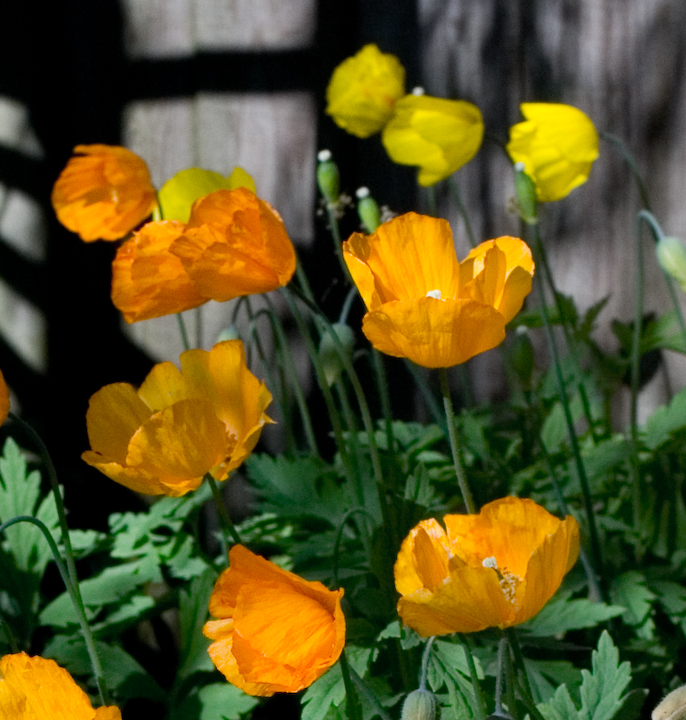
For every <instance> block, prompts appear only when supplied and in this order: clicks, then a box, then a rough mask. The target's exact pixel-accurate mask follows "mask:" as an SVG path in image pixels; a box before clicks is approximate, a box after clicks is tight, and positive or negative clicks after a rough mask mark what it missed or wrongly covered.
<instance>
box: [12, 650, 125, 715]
mask: <svg viewBox="0 0 686 720" xmlns="http://www.w3.org/2000/svg"><path fill="white" fill-rule="evenodd" d="M0 717H2V718H4V719H5V720H121V712H119V708H117V707H114V706H108V707H100V708H98V709H97V710H95V709H94V708H93V706H92V705H91V701H90V700H89V699H88V695H86V693H85V692H83V690H81V688H80V687H79V686H78V685H77V684H76V683H75V682H74V680H73V678H72V676H71V675H70V674H69V673H68V672H67V671H66V670H65V669H64V668H61V667H60V666H59V665H58V664H57V663H56V662H55V661H54V660H47V659H45V658H42V657H38V656H37V657H29V656H28V655H27V654H26V653H23V652H21V653H16V654H14V655H5V656H4V657H3V658H2V660H0Z"/></svg>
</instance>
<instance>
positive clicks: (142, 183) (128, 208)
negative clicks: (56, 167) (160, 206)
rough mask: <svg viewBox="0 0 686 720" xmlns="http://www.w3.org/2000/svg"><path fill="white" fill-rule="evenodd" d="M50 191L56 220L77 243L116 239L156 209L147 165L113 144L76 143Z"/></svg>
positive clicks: (155, 197)
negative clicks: (75, 235)
mask: <svg viewBox="0 0 686 720" xmlns="http://www.w3.org/2000/svg"><path fill="white" fill-rule="evenodd" d="M74 152H75V153H76V156H75V157H72V158H71V159H70V160H69V162H68V163H67V165H66V167H65V168H64V170H63V171H62V173H61V174H60V176H59V177H58V179H57V182H56V183H55V186H54V188H53V191H52V205H53V208H54V209H55V213H56V214H57V218H58V219H59V221H60V222H61V223H62V224H63V225H64V226H65V227H66V228H68V229H69V230H71V231H72V232H75V233H78V235H79V236H80V237H81V239H82V240H84V241H86V242H90V241H92V240H98V239H102V240H118V239H119V238H122V237H124V235H126V234H127V233H128V232H130V231H131V230H133V229H134V228H135V227H136V226H137V225H138V224H139V223H141V222H142V221H143V220H145V218H146V217H148V215H150V213H151V212H152V210H153V208H154V207H155V206H156V205H157V196H156V193H155V188H154V187H153V186H152V184H151V182H150V173H149V172H148V168H147V165H146V164H145V162H144V161H143V160H142V159H141V158H139V157H138V156H137V155H136V154H134V153H132V152H131V151H130V150H127V149H126V148H123V147H119V146H116V145H77V146H76V147H75V148H74Z"/></svg>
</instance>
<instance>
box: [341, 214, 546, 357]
mask: <svg viewBox="0 0 686 720" xmlns="http://www.w3.org/2000/svg"><path fill="white" fill-rule="evenodd" d="M343 255H344V257H345V261H346V264H347V266H348V269H349V270H350V275H351V276H352V278H353V280H354V281H355V284H356V285H357V288H358V290H359V291H360V295H362V299H363V300H364V302H365V305H366V306H367V310H368V312H367V314H366V315H365V316H364V318H363V321H362V330H363V332H364V334H365V335H366V336H367V339H368V340H369V342H371V344H372V345H373V346H374V347H375V348H376V349H377V350H380V351H381V352H384V353H386V354H387V355H394V356H395V357H406V358H409V359H410V360H412V361H413V362H415V363H417V364H418V365H423V366H424V367H429V368H437V367H451V366H452V365H457V364H459V363H463V362H465V361H466V360H469V358H471V357H473V356H474V355H477V354H479V353H481V352H484V351H486V350H490V349H491V348H494V347H496V345H499V344H500V343H501V342H502V341H503V339H504V338H505V324H506V323H507V322H509V321H510V320H511V319H512V318H513V317H514V316H515V315H516V314H517V312H519V310H520V308H521V307H522V304H523V302H524V298H525V297H526V296H527V295H528V293H529V292H530V291H531V278H532V276H533V273H534V263H533V260H532V257H531V251H530V250H529V248H528V246H527V245H526V243H524V242H523V241H522V240H520V239H519V238H512V237H501V238H497V239H496V240H489V241H488V242H485V243H482V244H481V245H479V247H477V248H475V249H474V250H472V251H471V253H470V254H469V255H468V256H467V258H466V259H465V260H464V261H463V262H462V263H459V262H458V260H457V257H456V255H455V248H454V246H453V235H452V231H451V230H450V225H449V224H448V222H447V221H446V220H440V219H437V218H433V217H428V216H425V215H417V214H416V213H407V214H406V215H401V216H399V217H396V218H393V220H390V221H389V222H387V223H384V224H383V225H381V226H380V227H379V228H378V229H377V230H376V232H375V233H374V234H372V235H366V236H365V235H362V234H360V233H354V234H353V235H352V236H351V237H350V239H349V240H348V241H347V242H345V243H343Z"/></svg>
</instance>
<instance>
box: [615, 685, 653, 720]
mask: <svg viewBox="0 0 686 720" xmlns="http://www.w3.org/2000/svg"><path fill="white" fill-rule="evenodd" d="M647 697H648V691H647V690H644V689H642V688H641V689H638V690H632V691H631V692H629V693H627V694H626V695H625V696H624V699H623V700H622V702H621V704H620V706H619V710H617V712H616V713H615V714H614V715H613V716H612V720H637V718H639V717H640V715H641V709H642V708H643V705H644V704H645V701H646V698H647Z"/></svg>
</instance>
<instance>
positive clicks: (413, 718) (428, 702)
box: [401, 690, 436, 720]
mask: <svg viewBox="0 0 686 720" xmlns="http://www.w3.org/2000/svg"><path fill="white" fill-rule="evenodd" d="M435 717H436V698H435V696H434V694H433V693H432V692H429V691H428V690H414V691H413V692H411V693H410V694H409V695H408V696H407V697H406V698H405V702H404V703H403V712H402V715H401V720H434V718H435Z"/></svg>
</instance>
